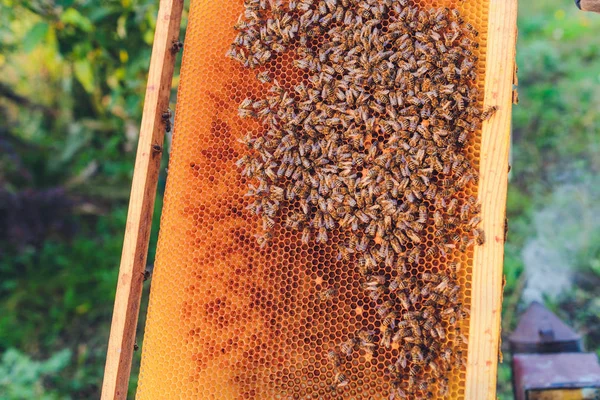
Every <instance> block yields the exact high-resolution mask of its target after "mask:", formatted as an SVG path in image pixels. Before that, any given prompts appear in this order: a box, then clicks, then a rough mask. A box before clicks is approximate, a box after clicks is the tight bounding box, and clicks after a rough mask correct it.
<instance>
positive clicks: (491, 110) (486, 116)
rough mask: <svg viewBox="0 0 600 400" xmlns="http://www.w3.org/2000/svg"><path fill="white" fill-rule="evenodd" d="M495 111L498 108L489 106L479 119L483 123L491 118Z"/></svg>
mask: <svg viewBox="0 0 600 400" xmlns="http://www.w3.org/2000/svg"><path fill="white" fill-rule="evenodd" d="M496 111H498V106H491V107H488V108H486V109H485V111H484V112H483V114H481V119H482V120H483V121H485V120H488V119H490V118H492V117H493V116H494V114H495V113H496Z"/></svg>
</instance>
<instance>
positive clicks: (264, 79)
mask: <svg viewBox="0 0 600 400" xmlns="http://www.w3.org/2000/svg"><path fill="white" fill-rule="evenodd" d="M256 78H257V79H258V81H259V82H260V83H269V82H271V80H272V79H271V75H270V74H269V71H263V72H260V73H259V74H258V75H257V76H256Z"/></svg>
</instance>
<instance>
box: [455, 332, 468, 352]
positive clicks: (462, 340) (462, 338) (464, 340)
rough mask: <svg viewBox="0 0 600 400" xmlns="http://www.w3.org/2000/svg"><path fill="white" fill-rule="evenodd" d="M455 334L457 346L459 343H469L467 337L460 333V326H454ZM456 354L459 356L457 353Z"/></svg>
mask: <svg viewBox="0 0 600 400" xmlns="http://www.w3.org/2000/svg"><path fill="white" fill-rule="evenodd" d="M455 335H456V338H455V342H456V345H457V346H460V345H461V344H465V345H468V344H469V341H468V340H467V337H466V336H465V335H464V334H462V332H461V330H460V328H456V333H455ZM461 355H462V353H461ZM457 356H459V354H458V353H457Z"/></svg>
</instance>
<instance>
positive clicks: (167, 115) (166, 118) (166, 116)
mask: <svg viewBox="0 0 600 400" xmlns="http://www.w3.org/2000/svg"><path fill="white" fill-rule="evenodd" d="M172 117H173V112H172V111H171V109H167V110H166V111H164V112H163V113H162V115H161V119H162V121H163V123H164V124H165V130H166V131H167V132H171V130H172V129H173V124H172V123H171V118H172Z"/></svg>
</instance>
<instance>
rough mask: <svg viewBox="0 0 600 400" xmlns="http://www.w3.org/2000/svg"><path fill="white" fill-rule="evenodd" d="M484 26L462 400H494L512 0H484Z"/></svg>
mask: <svg viewBox="0 0 600 400" xmlns="http://www.w3.org/2000/svg"><path fill="white" fill-rule="evenodd" d="M488 23H489V26H488V38H487V61H486V81H485V107H488V106H498V111H497V113H496V114H495V115H494V117H493V118H492V119H490V120H489V121H487V122H485V123H484V125H483V130H482V134H481V149H480V159H479V163H480V166H479V168H480V178H479V201H480V203H481V205H482V217H483V221H482V228H483V229H484V231H485V233H486V239H487V240H486V244H485V245H483V246H478V247H476V248H475V254H474V260H473V275H472V276H473V278H472V282H471V298H472V303H471V322H470V324H471V325H470V331H469V354H468V359H467V376H466V378H467V381H466V385H465V396H464V398H465V399H467V400H492V399H496V374H497V370H498V353H499V344H500V314H501V310H502V286H503V279H502V276H503V275H502V267H503V262H504V229H505V227H504V225H505V218H506V195H507V185H508V156H509V147H510V123H511V109H512V92H513V74H514V69H515V53H516V40H517V0H490V2H489V22H488Z"/></svg>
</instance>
